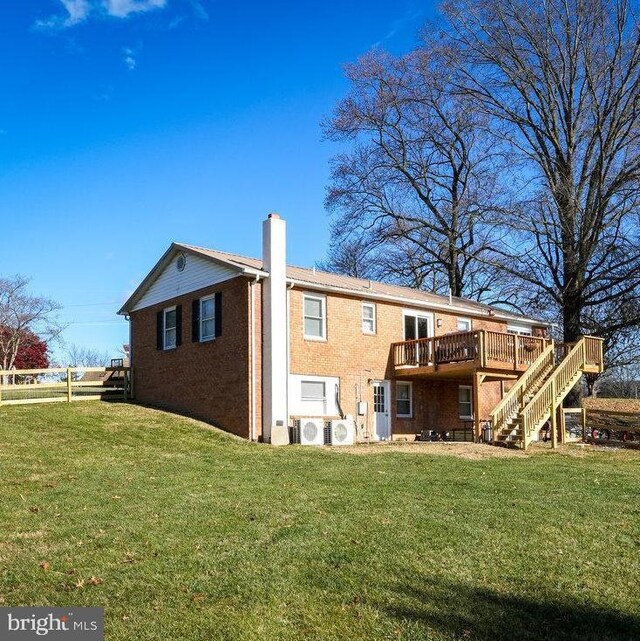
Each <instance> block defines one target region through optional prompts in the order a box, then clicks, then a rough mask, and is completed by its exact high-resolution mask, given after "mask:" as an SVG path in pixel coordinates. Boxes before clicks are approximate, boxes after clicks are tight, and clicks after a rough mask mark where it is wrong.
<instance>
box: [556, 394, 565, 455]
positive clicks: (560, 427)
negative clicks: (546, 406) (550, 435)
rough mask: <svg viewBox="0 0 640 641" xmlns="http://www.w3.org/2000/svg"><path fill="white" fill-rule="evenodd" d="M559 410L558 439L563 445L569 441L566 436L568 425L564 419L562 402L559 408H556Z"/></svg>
mask: <svg viewBox="0 0 640 641" xmlns="http://www.w3.org/2000/svg"><path fill="white" fill-rule="evenodd" d="M556 411H557V412H558V437H559V438H558V440H559V441H560V443H561V444H562V445H564V444H565V443H566V441H567V438H566V434H567V433H566V425H565V420H564V408H563V407H562V403H560V405H558V409H557V410H556Z"/></svg>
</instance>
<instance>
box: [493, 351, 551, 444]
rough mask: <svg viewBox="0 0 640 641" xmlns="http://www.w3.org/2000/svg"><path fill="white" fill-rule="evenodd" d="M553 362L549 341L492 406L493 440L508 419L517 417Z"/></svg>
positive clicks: (504, 428) (505, 426)
mask: <svg viewBox="0 0 640 641" xmlns="http://www.w3.org/2000/svg"><path fill="white" fill-rule="evenodd" d="M554 362H555V359H554V345H553V343H549V345H547V347H546V348H545V349H544V350H543V352H542V353H541V354H540V356H539V357H538V358H537V359H536V361H535V362H534V363H532V365H531V367H529V369H528V370H527V371H526V372H525V373H524V374H523V375H522V376H521V377H520V378H519V379H518V381H517V382H516V383H515V385H514V386H513V387H512V388H511V389H510V390H509V392H507V394H506V395H505V396H504V398H503V399H502V400H501V401H500V402H499V403H498V404H497V405H496V406H495V407H494V409H493V411H492V412H491V427H492V431H493V438H494V440H497V438H498V435H499V434H501V433H502V432H503V431H504V430H506V429H508V426H509V421H510V420H511V419H513V418H515V417H517V415H518V413H519V412H520V410H521V408H522V406H523V404H524V399H525V398H526V397H527V396H529V395H531V394H532V392H534V391H535V390H536V387H537V386H539V385H540V383H541V382H542V381H543V380H544V377H545V376H546V375H547V374H548V373H549V372H550V371H551V370H552V369H553V366H554Z"/></svg>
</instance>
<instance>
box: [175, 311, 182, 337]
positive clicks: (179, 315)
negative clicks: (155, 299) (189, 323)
mask: <svg viewBox="0 0 640 641" xmlns="http://www.w3.org/2000/svg"><path fill="white" fill-rule="evenodd" d="M178 345H182V305H176V347H178Z"/></svg>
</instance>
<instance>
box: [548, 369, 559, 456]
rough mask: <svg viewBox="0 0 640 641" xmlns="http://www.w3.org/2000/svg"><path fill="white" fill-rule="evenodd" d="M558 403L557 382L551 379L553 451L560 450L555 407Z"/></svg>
mask: <svg viewBox="0 0 640 641" xmlns="http://www.w3.org/2000/svg"><path fill="white" fill-rule="evenodd" d="M555 402H556V381H555V379H553V378H552V379H551V412H550V414H551V416H550V417H549V418H550V421H551V446H552V447H553V449H554V450H555V449H557V448H558V421H557V420H556V418H557V413H556V408H555V407H554V405H555Z"/></svg>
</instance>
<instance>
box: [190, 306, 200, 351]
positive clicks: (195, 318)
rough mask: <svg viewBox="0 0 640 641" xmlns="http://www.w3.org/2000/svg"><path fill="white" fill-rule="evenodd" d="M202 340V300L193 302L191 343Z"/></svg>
mask: <svg viewBox="0 0 640 641" xmlns="http://www.w3.org/2000/svg"><path fill="white" fill-rule="evenodd" d="M199 340H200V299H199V298H197V299H196V300H194V301H192V302H191V341H192V342H194V343H197V342H198V341H199Z"/></svg>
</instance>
